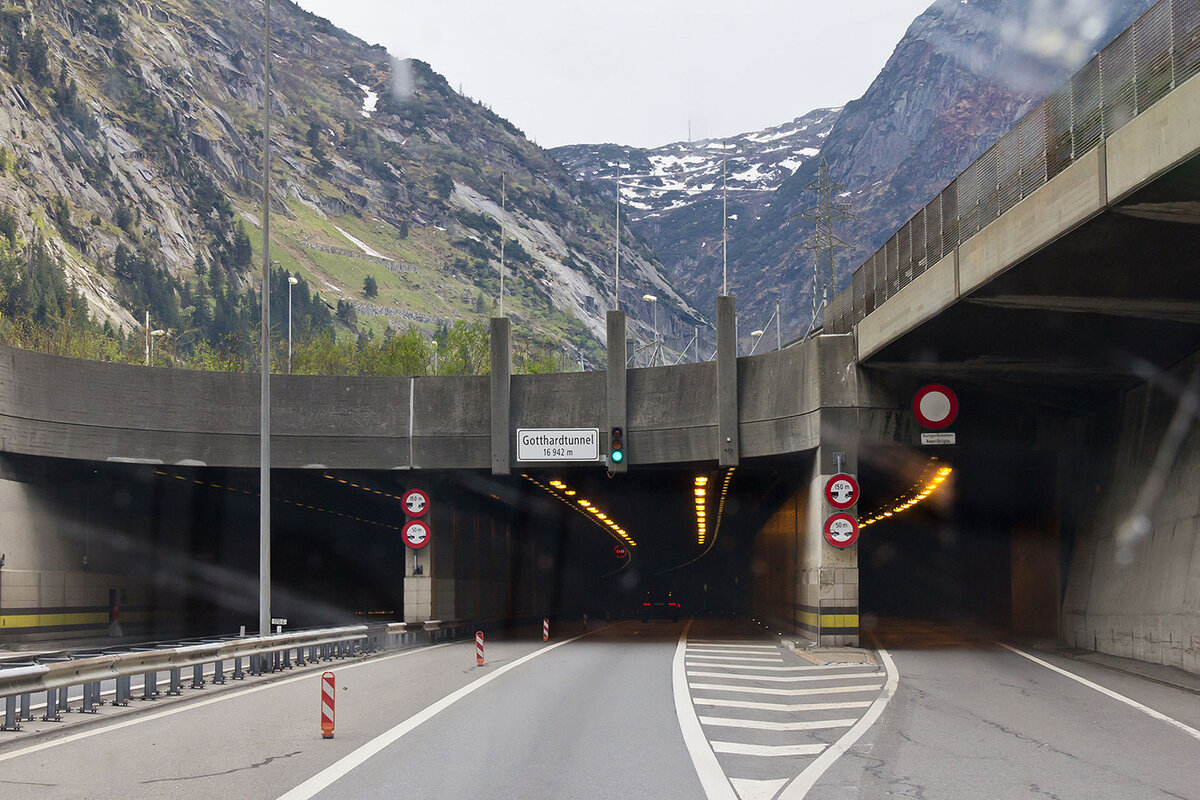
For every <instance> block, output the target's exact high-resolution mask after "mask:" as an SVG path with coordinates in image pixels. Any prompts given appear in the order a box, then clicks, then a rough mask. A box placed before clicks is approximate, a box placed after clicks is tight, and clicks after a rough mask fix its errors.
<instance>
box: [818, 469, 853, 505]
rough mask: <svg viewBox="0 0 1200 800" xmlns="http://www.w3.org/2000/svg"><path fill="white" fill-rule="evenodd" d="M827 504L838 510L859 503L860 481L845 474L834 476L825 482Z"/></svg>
mask: <svg viewBox="0 0 1200 800" xmlns="http://www.w3.org/2000/svg"><path fill="white" fill-rule="evenodd" d="M825 502H827V503H829V505H831V506H833V507H834V508H836V509H844V508H849V507H850V506H852V505H854V504H855V503H857V502H858V481H856V480H854V476H853V475H847V474H846V473H844V472H839V473H838V474H837V475H834V476H833V477H832V478H830V479H829V480H827V481H825Z"/></svg>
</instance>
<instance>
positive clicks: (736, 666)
mask: <svg viewBox="0 0 1200 800" xmlns="http://www.w3.org/2000/svg"><path fill="white" fill-rule="evenodd" d="M688 659H689V660H691V656H689V657H688ZM693 666H696V667H708V668H713V667H720V668H721V669H757V670H764V671H767V672H812V671H813V670H818V669H862V668H863V667H865V666H870V665H869V664H829V665H825V664H805V665H804V666H802V667H766V666H762V665H760V664H708V663H703V662H702V663H699V664H693Z"/></svg>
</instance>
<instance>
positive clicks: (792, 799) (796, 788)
mask: <svg viewBox="0 0 1200 800" xmlns="http://www.w3.org/2000/svg"><path fill="white" fill-rule="evenodd" d="M877 652H878V653H879V658H880V660H881V661H883V668H884V669H885V670H886V671H887V676H888V678H887V683H885V684H884V686H883V694H881V695H880V696H879V697H877V698H876V699H875V701H874V702H873V703H871V704H870V705H871V707H870V708H869V709H867V713H865V714H863V716H862V719H860V720H859V721H858V722H856V723H855V724H854V727H852V728H851V729H850V730H848V731H846V732H845V733H844V734H843V735H842V738H840V739H838V740H837V741H836V742H834V743H833V744H832V745H830V746H829V748H828V749H826V750H825V752H823V753H821V755H819V756H817V758H816V760H815V761H813V762H812V763H811V764H809V765H808V766H807V767H805V768H804V771H803V772H801V773H800V774H799V775H797V776H796V779H795V780H793V781H792V782H791V783H790V784H788V785H787V787H786V788H784V790H783V792H782V793H780V795H779V800H803V798H804V797H805V796H806V795H807V794H808V790H809V789H811V788H812V787H813V784H815V783H816V782H817V779H818V778H820V777H821V776H822V775H824V774H825V770H827V769H829V767H830V766H832V765H833V762H835V761H837V760H838V758H839V757H840V756H841V755H842V753H845V752H846V751H847V750H849V749H850V748H851V747H853V746H854V743H855V742H857V741H858V740H859V738H861V737H862V735H863V734H864V733H866V732H867V729H868V728H870V727H871V726H872V725H874V724H875V721H876V720H878V719H879V717H880V715H881V714H883V709H884V708H885V707H886V706H887V704H888V701H889V700H891V699H892V695H894V694H895V693H896V686H897V685H898V684H899V683H900V675H899V673H898V672H897V671H896V664H895V663H894V662H893V661H892V657H891V655H889V654H888V651H887V650H884V649H883V648H882V647H880V648H879V649H878V651H877Z"/></svg>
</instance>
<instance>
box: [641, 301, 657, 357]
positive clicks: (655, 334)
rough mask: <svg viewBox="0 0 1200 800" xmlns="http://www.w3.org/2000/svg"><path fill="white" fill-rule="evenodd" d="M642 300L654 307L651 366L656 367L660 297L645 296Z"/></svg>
mask: <svg viewBox="0 0 1200 800" xmlns="http://www.w3.org/2000/svg"><path fill="white" fill-rule="evenodd" d="M642 299H643V300H645V301H646V302H647V303H650V304H652V305H653V306H654V346H653V347H652V348H650V366H652V367H654V366H657V365H658V297H657V296H655V295H652V294H644V295H642Z"/></svg>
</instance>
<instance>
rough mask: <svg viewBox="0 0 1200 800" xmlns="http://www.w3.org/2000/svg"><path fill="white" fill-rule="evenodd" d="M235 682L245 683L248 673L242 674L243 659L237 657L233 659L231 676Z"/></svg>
mask: <svg viewBox="0 0 1200 800" xmlns="http://www.w3.org/2000/svg"><path fill="white" fill-rule="evenodd" d="M230 677H231V678H232V679H233V680H235V681H244V680H245V679H246V673H244V672H242V657H241V656H235V657H234V659H233V675H231V676H230Z"/></svg>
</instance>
